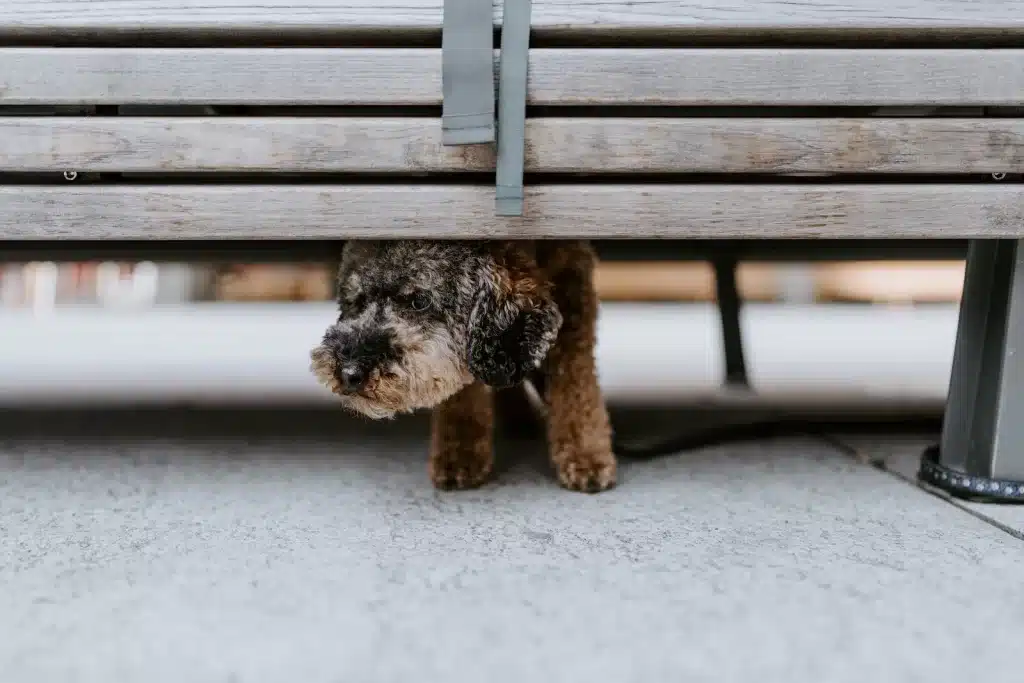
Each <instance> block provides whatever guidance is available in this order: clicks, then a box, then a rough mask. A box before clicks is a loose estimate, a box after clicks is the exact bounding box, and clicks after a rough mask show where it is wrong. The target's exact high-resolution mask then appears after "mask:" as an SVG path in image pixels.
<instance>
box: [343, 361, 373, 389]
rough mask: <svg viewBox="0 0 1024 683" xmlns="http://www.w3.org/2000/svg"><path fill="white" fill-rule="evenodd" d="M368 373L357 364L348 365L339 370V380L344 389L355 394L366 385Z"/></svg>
mask: <svg viewBox="0 0 1024 683" xmlns="http://www.w3.org/2000/svg"><path fill="white" fill-rule="evenodd" d="M367 377H368V373H367V372H366V371H364V370H363V369H362V368H360V367H359V366H357V365H347V366H344V367H342V368H340V369H339V370H338V381H339V382H340V383H341V388H342V391H344V392H345V393H348V394H354V393H356V392H358V391H361V390H362V389H363V388H364V387H365V386H366V379H367Z"/></svg>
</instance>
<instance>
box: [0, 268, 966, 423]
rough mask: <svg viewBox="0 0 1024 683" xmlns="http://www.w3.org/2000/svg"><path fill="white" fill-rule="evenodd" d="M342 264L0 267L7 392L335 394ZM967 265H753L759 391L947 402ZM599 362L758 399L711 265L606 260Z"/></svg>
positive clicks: (652, 398)
mask: <svg viewBox="0 0 1024 683" xmlns="http://www.w3.org/2000/svg"><path fill="white" fill-rule="evenodd" d="M333 275H334V265H333V264H328V263H317V262H301V263H281V262H276V263H237V262H232V263H224V262H217V263H212V262H202V263H163V262H161V263H153V262H150V261H140V262H133V261H123V262H122V261H83V262H71V261H66V262H52V261H32V262H23V263H2V264H0V329H3V330H4V334H3V335H2V336H0V352H2V353H3V357H4V358H5V359H9V360H10V361H11V362H5V363H4V364H3V367H0V404H2V403H6V404H9V405H19V406H25V405H32V404H46V405H49V404H82V403H85V404H88V405H90V406H96V405H97V404H107V403H110V404H137V403H139V402H143V403H146V402H148V403H158V404H162V403H167V402H171V403H181V402H184V403H223V402H227V403H232V404H234V403H242V404H248V403H275V404H279V403H281V402H285V403H287V402H296V403H301V404H305V403H312V404H318V403H324V402H327V401H329V400H330V396H329V395H327V393H326V391H325V390H323V389H322V388H321V387H319V386H318V385H317V384H316V383H315V381H314V380H313V378H312V376H311V375H310V373H309V371H308V351H309V349H310V348H312V346H314V345H315V343H316V342H317V341H318V339H319V336H320V335H321V334H322V333H323V330H324V328H325V327H326V326H327V325H328V324H329V323H330V321H331V319H332V315H333V310H334V307H333V305H332V302H331V298H332V294H333ZM963 276H964V263H963V261H961V260H914V261H843V262H830V261H814V262H792V263H778V262H757V261H752V262H744V263H741V264H740V265H739V270H738V288H739V290H740V294H741V296H742V298H743V300H744V306H743V309H742V318H741V319H742V327H743V332H744V336H745V345H746V355H747V363H748V366H749V370H750V374H751V377H752V381H753V384H754V388H755V389H756V390H757V395H758V400H767V401H776V402H781V403H782V404H802V405H805V406H806V405H810V406H838V407H854V406H860V407H862V408H867V409H883V410H891V409H892V408H893V406H907V407H909V408H911V409H913V410H920V409H922V408H924V409H927V410H932V409H934V410H939V409H940V408H941V404H942V402H943V400H944V398H945V392H946V385H947V382H948V378H949V366H950V363H951V360H952V350H953V341H954V335H955V328H956V316H957V303H958V300H959V297H960V292H961V287H962V283H963ZM597 287H598V290H599V294H600V297H601V300H602V311H601V322H600V330H599V335H600V341H599V354H598V355H599V359H598V360H599V366H600V370H601V376H602V383H603V385H604V387H605V390H606V392H607V394H608V397H609V400H610V401H611V402H613V403H615V402H618V403H633V404H658V403H671V404H673V405H678V404H680V403H683V404H685V403H687V402H690V403H693V404H696V405H701V406H705V407H709V405H710V404H714V406H728V405H731V404H736V403H740V404H743V403H744V402H748V401H750V400H751V396H750V395H749V393H748V392H737V391H730V390H729V389H727V388H724V387H723V385H722V377H723V373H724V367H723V366H724V361H723V358H722V356H723V354H722V341H721V338H722V333H721V325H720V319H719V317H718V313H717V308H716V307H715V279H714V271H713V269H712V267H711V265H710V264H709V263H706V262H700V261H663V260H658V261H644V260H610V261H603V262H602V264H601V266H600V268H599V270H598V273H597Z"/></svg>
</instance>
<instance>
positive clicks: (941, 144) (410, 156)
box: [0, 117, 1024, 174]
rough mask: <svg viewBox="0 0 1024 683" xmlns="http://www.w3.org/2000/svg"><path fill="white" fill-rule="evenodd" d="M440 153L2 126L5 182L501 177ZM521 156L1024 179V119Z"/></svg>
mask: <svg viewBox="0 0 1024 683" xmlns="http://www.w3.org/2000/svg"><path fill="white" fill-rule="evenodd" d="M441 142H442V141H441V125H440V122H439V121H438V120H437V119H433V118H390V119H389V118H173V117H171V118H135V117H116V118H97V117H88V118H65V117H46V118H43V117H24V118H3V117H0V171H12V172H34V171H36V172H45V171H64V170H66V169H75V170H78V171H97V172H99V171H134V172H195V171H230V172H273V171H277V172H345V173H404V174H418V173H458V172H465V171H474V172H487V171H493V170H494V161H495V159H494V147H493V146H492V145H473V146H463V147H453V146H445V145H443V144H442V143H441ZM526 145H527V146H526V169H527V171H529V172H542V173H595V174H598V173H623V172H643V173H680V172H702V173H717V172H723V173H751V172H758V173H994V172H999V171H1002V172H1007V173H1012V172H1020V171H1024V119H941V118H938V119H926V118H922V119H872V118H867V119H805V118H799V119H781V118H765V119H746V118H742V119H741V118H724V119H711V118H696V119H658V118H645V119H616V118H537V119H530V120H528V121H527V130H526Z"/></svg>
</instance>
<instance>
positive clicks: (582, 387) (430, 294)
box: [310, 240, 616, 493]
mask: <svg viewBox="0 0 1024 683" xmlns="http://www.w3.org/2000/svg"><path fill="white" fill-rule="evenodd" d="M596 262H597V258H596V255H595V253H594V251H593V249H592V247H591V246H590V244H589V243H587V242H585V241H547V240H538V241H458V240H380V241H371V240H354V241H349V242H346V244H345V247H344V250H343V253H342V257H341V265H340V268H339V271H338V281H337V287H338V290H337V293H338V297H337V298H338V309H339V311H338V312H339V315H338V319H337V321H336V322H334V323H333V324H332V325H331V326H330V327H328V328H327V330H326V332H325V333H324V335H323V339H322V340H321V342H320V343H319V344H318V345H317V346H316V347H315V348H314V349H313V350H312V351H311V352H310V358H311V370H312V372H313V374H314V375H315V376H316V377H317V379H318V380H319V381H320V383H322V384H323V385H325V386H326V387H327V388H329V389H330V390H331V391H332V392H333V393H334V394H336V395H337V396H338V397H339V399H340V401H341V404H342V406H343V407H345V408H346V409H348V410H350V411H352V412H354V413H357V414H361V415H364V416H366V417H369V418H372V419H378V420H379V419H388V418H392V417H394V416H396V415H398V414H401V413H410V412H413V411H416V410H420V409H428V408H429V409H432V411H433V413H432V417H431V448H430V457H429V465H428V468H427V469H428V473H429V476H430V479H431V481H432V482H433V484H434V485H435V486H436V487H437V488H439V489H443V490H453V489H472V488H476V487H479V486H481V485H483V484H484V483H486V482H487V481H488V479H489V478H490V475H491V473H492V471H493V463H494V457H493V452H492V439H493V432H494V412H495V408H494V394H495V391H496V390H499V389H502V388H507V387H514V386H517V385H520V384H521V383H523V382H524V381H526V380H528V379H530V378H531V377H534V376H537V375H538V374H539V375H540V380H541V382H538V385H542V386H543V388H544V389H543V390H544V401H545V404H546V432H547V437H548V448H549V452H550V458H551V462H552V464H553V466H554V469H555V472H556V473H557V477H558V481H559V483H560V484H561V485H562V486H564V487H565V488H567V489H570V490H573V491H581V492H586V493H597V492H599V491H604V490H606V489H609V488H611V487H613V486H614V485H615V481H616V458H615V455H614V454H613V452H612V435H611V425H610V420H609V417H608V411H607V408H606V406H605V402H604V399H603V396H602V393H601V389H600V385H599V383H598V376H597V368H596V361H595V356H594V350H595V344H596V338H595V337H596V322H597V304H598V301H597V294H596V292H595V290H594V283H593V272H594V266H595V264H596Z"/></svg>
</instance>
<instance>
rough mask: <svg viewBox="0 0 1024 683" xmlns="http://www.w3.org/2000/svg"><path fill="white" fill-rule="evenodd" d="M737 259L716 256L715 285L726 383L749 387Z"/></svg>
mask: <svg viewBox="0 0 1024 683" xmlns="http://www.w3.org/2000/svg"><path fill="white" fill-rule="evenodd" d="M738 265H739V264H738V263H737V261H736V260H735V259H716V260H715V261H714V268H715V289H716V297H717V299H718V312H719V314H720V315H721V318H722V344H723V346H724V348H725V383H726V385H728V386H738V387H749V386H750V378H749V377H748V375H747V361H746V358H745V357H744V354H743V331H742V329H741V328H740V294H739V288H738V287H737V285H736V269H737V267H738Z"/></svg>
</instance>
